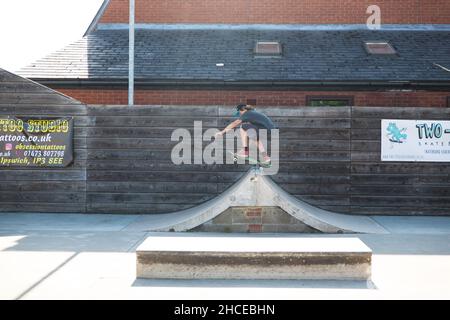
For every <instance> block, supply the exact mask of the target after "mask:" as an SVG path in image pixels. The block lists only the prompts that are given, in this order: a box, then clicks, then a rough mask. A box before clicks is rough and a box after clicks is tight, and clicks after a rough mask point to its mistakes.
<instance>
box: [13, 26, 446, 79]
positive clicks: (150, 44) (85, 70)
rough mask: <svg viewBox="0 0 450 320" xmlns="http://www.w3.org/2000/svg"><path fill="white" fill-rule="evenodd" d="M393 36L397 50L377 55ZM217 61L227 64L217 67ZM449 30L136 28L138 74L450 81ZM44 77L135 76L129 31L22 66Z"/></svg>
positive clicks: (100, 34)
mask: <svg viewBox="0 0 450 320" xmlns="http://www.w3.org/2000/svg"><path fill="white" fill-rule="evenodd" d="M257 40H278V41H280V42H281V43H282V46H283V56H282V57H281V58H255V57H254V54H253V48H254V45H255V42H256V41H257ZM374 40H386V41H389V42H390V43H391V44H392V45H393V46H394V47H395V48H396V50H397V52H398V55H396V56H372V55H369V54H368V53H367V52H366V50H365V49H364V45H363V42H364V41H374ZM216 63H224V67H217V66H216ZM434 63H437V64H440V65H442V66H444V67H446V68H448V69H450V32H446V31H378V32H374V31H370V30H350V31H297V30H137V31H136V79H138V80H139V79H141V80H147V81H156V82H157V81H183V80H206V81H273V82H277V81H450V72H448V71H445V70H444V69H442V68H440V67H437V66H435V65H434ZM19 74H20V75H22V76H26V77H28V78H32V79H35V80H39V79H89V80H101V79H103V80H105V79H108V80H114V79H116V80H117V79H126V78H127V76H128V31H127V30H98V31H96V32H94V33H92V34H90V35H88V36H86V37H84V38H83V39H81V40H79V41H78V42H76V43H74V44H71V45H69V46H68V47H66V48H64V49H63V50H60V51H58V52H56V53H54V54H52V55H50V56H48V57H46V58H44V59H42V60H39V61H37V62H35V63H33V64H32V65H31V66H28V67H26V68H24V69H22V70H21V71H20V72H19Z"/></svg>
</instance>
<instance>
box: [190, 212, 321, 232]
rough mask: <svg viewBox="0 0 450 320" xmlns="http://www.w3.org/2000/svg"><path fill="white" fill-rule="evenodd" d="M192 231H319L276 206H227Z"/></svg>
mask: <svg viewBox="0 0 450 320" xmlns="http://www.w3.org/2000/svg"><path fill="white" fill-rule="evenodd" d="M192 231H194V232H199V231H200V232H232V233H234V232H237V233H247V232H248V233H266V232H269V233H271V232H277V233H284V232H298V233H317V232H319V231H318V230H316V229H314V228H312V227H310V226H308V225H306V224H304V223H303V222H301V221H300V220H297V219H296V218H294V217H293V216H291V215H290V214H288V213H286V212H285V211H283V210H282V209H280V208H278V207H232V208H228V209H227V210H225V211H224V212H222V213H221V214H219V215H218V216H217V217H215V218H214V219H212V220H210V221H208V222H206V223H204V224H202V225H200V226H198V227H196V228H194V229H192Z"/></svg>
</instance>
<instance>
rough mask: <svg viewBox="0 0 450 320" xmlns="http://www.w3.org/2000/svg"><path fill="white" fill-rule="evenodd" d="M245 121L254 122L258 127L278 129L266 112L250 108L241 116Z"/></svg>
mask: <svg viewBox="0 0 450 320" xmlns="http://www.w3.org/2000/svg"><path fill="white" fill-rule="evenodd" d="M239 119H240V120H241V121H242V122H243V123H245V122H249V123H251V124H253V125H254V126H255V127H257V128H258V129H267V130H271V129H276V126H275V125H274V124H273V122H272V120H270V118H269V117H268V116H266V115H265V114H262V113H260V112H257V111H255V110H249V111H247V112H245V113H244V114H243V115H241V116H240V118H239Z"/></svg>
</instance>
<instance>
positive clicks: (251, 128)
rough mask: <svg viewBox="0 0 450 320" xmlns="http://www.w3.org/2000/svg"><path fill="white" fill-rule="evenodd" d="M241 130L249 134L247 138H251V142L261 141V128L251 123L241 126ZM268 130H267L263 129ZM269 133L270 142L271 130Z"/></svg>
mask: <svg viewBox="0 0 450 320" xmlns="http://www.w3.org/2000/svg"><path fill="white" fill-rule="evenodd" d="M241 128H242V129H243V130H244V131H246V132H247V136H248V137H249V139H251V140H255V141H259V134H260V133H259V128H258V127H256V126H255V125H253V124H251V123H249V122H245V123H243V124H242V125H241ZM263 130H266V129H263ZM266 131H267V140H268V141H269V140H270V133H271V132H270V130H266Z"/></svg>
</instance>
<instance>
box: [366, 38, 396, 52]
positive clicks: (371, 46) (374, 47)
mask: <svg viewBox="0 0 450 320" xmlns="http://www.w3.org/2000/svg"><path fill="white" fill-rule="evenodd" d="M364 45H365V48H366V51H367V52H368V53H370V54H374V55H394V54H396V53H397V51H395V49H394V47H392V46H391V45H390V43H389V42H386V41H367V42H365V43H364Z"/></svg>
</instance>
